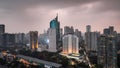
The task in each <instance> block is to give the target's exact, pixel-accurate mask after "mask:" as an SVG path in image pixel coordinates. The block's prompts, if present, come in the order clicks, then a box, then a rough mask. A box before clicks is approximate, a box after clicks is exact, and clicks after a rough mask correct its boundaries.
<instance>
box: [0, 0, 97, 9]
mask: <svg viewBox="0 0 120 68" xmlns="http://www.w3.org/2000/svg"><path fill="white" fill-rule="evenodd" d="M93 1H96V0H0V7H2V8H7V9H13V8H15V9H17V8H25V7H31V6H32V7H33V6H36V5H44V6H52V7H54V8H64V7H70V6H74V5H82V4H85V3H89V2H93Z"/></svg>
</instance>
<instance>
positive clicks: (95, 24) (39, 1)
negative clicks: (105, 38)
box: [0, 0, 120, 33]
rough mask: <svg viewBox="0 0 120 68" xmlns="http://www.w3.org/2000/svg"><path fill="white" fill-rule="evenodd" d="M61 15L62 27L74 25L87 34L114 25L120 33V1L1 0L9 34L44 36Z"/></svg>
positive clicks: (1, 21)
mask: <svg viewBox="0 0 120 68" xmlns="http://www.w3.org/2000/svg"><path fill="white" fill-rule="evenodd" d="M57 13H58V16H59V21H60V26H61V28H63V27H64V26H73V27H74V28H75V29H79V30H80V31H82V32H83V33H84V32H85V31H86V25H91V27H92V31H101V32H102V30H103V29H104V28H107V27H109V26H114V27H115V30H116V31H117V32H120V0H0V24H5V26H6V32H9V33H16V32H25V33H27V32H29V31H31V30H37V31H39V33H43V32H44V30H47V29H48V28H49V22H50V21H51V20H52V19H54V18H55V17H56V14H57Z"/></svg>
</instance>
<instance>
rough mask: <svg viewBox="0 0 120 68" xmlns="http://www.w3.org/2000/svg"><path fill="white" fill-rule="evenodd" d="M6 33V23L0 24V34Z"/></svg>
mask: <svg viewBox="0 0 120 68" xmlns="http://www.w3.org/2000/svg"><path fill="white" fill-rule="evenodd" d="M3 33H5V25H3V24H0V34H3Z"/></svg>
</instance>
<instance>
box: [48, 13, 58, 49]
mask: <svg viewBox="0 0 120 68" xmlns="http://www.w3.org/2000/svg"><path fill="white" fill-rule="evenodd" d="M50 28H54V29H56V44H57V46H58V42H59V40H60V22H59V21H58V14H57V16H56V18H55V19H53V20H51V21H50ZM57 49H58V47H57Z"/></svg>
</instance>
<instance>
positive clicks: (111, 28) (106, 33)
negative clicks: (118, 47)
mask: <svg viewBox="0 0 120 68" xmlns="http://www.w3.org/2000/svg"><path fill="white" fill-rule="evenodd" d="M103 33H104V34H105V35H109V34H110V35H114V33H115V31H114V27H113V26H109V28H105V29H104V31H103Z"/></svg>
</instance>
